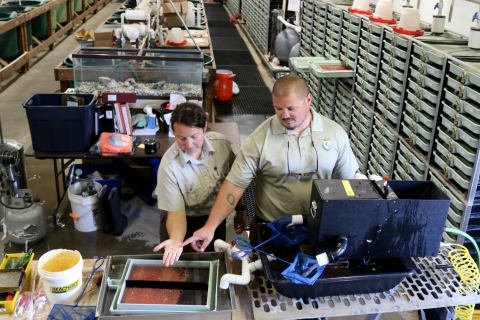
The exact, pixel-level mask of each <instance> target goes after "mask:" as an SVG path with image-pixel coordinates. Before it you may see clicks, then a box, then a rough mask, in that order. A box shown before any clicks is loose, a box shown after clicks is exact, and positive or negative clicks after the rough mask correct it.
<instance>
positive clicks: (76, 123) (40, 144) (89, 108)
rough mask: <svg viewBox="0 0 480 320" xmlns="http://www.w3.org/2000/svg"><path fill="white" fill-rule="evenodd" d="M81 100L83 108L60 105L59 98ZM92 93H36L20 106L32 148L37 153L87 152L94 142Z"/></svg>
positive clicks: (60, 99) (93, 100)
mask: <svg viewBox="0 0 480 320" xmlns="http://www.w3.org/2000/svg"><path fill="white" fill-rule="evenodd" d="M72 95H73V96H76V97H82V98H83V99H84V105H82V106H65V105H62V96H72ZM95 103H96V100H95V96H94V95H93V94H65V93H37V94H34V95H33V96H31V97H30V98H29V99H27V100H26V101H25V102H24V103H23V107H24V108H25V111H26V113H27V118H28V125H29V127H30V135H31V136H32V147H33V150H35V151H37V152H52V151H56V152H75V151H88V149H90V147H91V146H92V144H93V143H94V141H93V138H94V118H93V114H94V108H95Z"/></svg>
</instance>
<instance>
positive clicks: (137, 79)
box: [72, 47, 203, 100]
mask: <svg viewBox="0 0 480 320" xmlns="http://www.w3.org/2000/svg"><path fill="white" fill-rule="evenodd" d="M72 62H73V74H74V85H75V92H76V93H93V92H95V91H96V92H98V94H102V93H103V92H112V93H136V95H137V97H138V98H140V99H167V100H168V99H169V96H170V94H172V93H173V94H180V95H182V96H184V97H185V98H196V99H202V97H203V93H202V71H203V53H202V52H201V51H197V50H175V49H151V50H145V49H123V48H122V49H118V48H94V47H92V48H79V49H78V50H77V51H76V52H75V53H73V54H72Z"/></svg>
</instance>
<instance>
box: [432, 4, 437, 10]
mask: <svg viewBox="0 0 480 320" xmlns="http://www.w3.org/2000/svg"><path fill="white" fill-rule="evenodd" d="M437 8H438V2H437V3H436V4H435V7H433V9H434V10H435V9H437Z"/></svg>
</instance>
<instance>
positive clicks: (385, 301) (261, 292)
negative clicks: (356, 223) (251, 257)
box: [248, 246, 480, 320]
mask: <svg viewBox="0 0 480 320" xmlns="http://www.w3.org/2000/svg"><path fill="white" fill-rule="evenodd" d="M451 249H452V247H450V246H448V247H442V248H440V252H439V254H438V256H437V257H434V258H416V259H413V260H414V263H415V265H416V267H417V270H416V273H415V275H414V276H413V277H407V278H405V279H404V280H403V281H402V282H401V283H400V284H398V285H397V286H396V287H395V288H393V289H390V290H389V291H386V292H380V293H369V294H354V295H345V296H343V295H342V296H328V297H319V298H315V299H308V301H307V300H303V299H291V298H286V297H284V296H282V295H280V294H279V293H278V292H277V291H276V290H275V287H274V286H273V285H272V284H271V283H270V282H268V281H267V279H266V278H265V276H264V275H263V274H262V273H256V274H255V277H254V278H253V280H252V282H251V283H250V284H249V285H248V294H249V296H250V298H251V303H252V310H253V316H254V318H255V319H256V320H274V319H304V318H318V317H337V316H352V315H361V314H364V315H367V318H368V319H376V318H377V315H379V314H381V313H388V312H403V311H412V310H421V309H431V308H440V307H450V306H456V305H468V304H477V303H480V294H479V293H475V292H474V291H472V287H469V286H467V285H464V284H462V283H461V282H460V280H459V277H458V275H457V272H456V271H455V269H453V268H449V269H439V270H437V269H435V266H436V265H451V263H450V260H449V258H448V251H449V250H451ZM257 257H258V254H257ZM258 258H259V257H258ZM461 290H463V291H465V295H463V294H462V293H460V291H461Z"/></svg>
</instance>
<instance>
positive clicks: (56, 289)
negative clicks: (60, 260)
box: [37, 249, 83, 305]
mask: <svg viewBox="0 0 480 320" xmlns="http://www.w3.org/2000/svg"><path fill="white" fill-rule="evenodd" d="M65 251H73V250H66V249H56V250H51V251H48V252H47V253H45V254H44V255H43V256H41V257H40V260H38V267H37V268H38V274H39V276H40V277H41V278H42V282H43V290H44V291H45V294H46V295H47V298H48V301H49V302H50V303H51V304H52V305H53V304H55V303H71V302H75V301H76V299H77V298H78V295H79V294H80V292H81V291H82V287H83V279H82V269H83V259H82V255H81V254H80V252H78V251H77V250H75V251H73V252H76V253H77V254H78V256H79V258H80V259H79V260H78V262H77V264H76V265H75V266H73V267H72V268H70V269H67V270H64V271H60V272H49V271H45V270H43V266H44V265H45V263H47V262H48V261H50V260H51V259H53V258H54V257H56V256H58V255H59V254H61V253H62V252H65Z"/></svg>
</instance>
